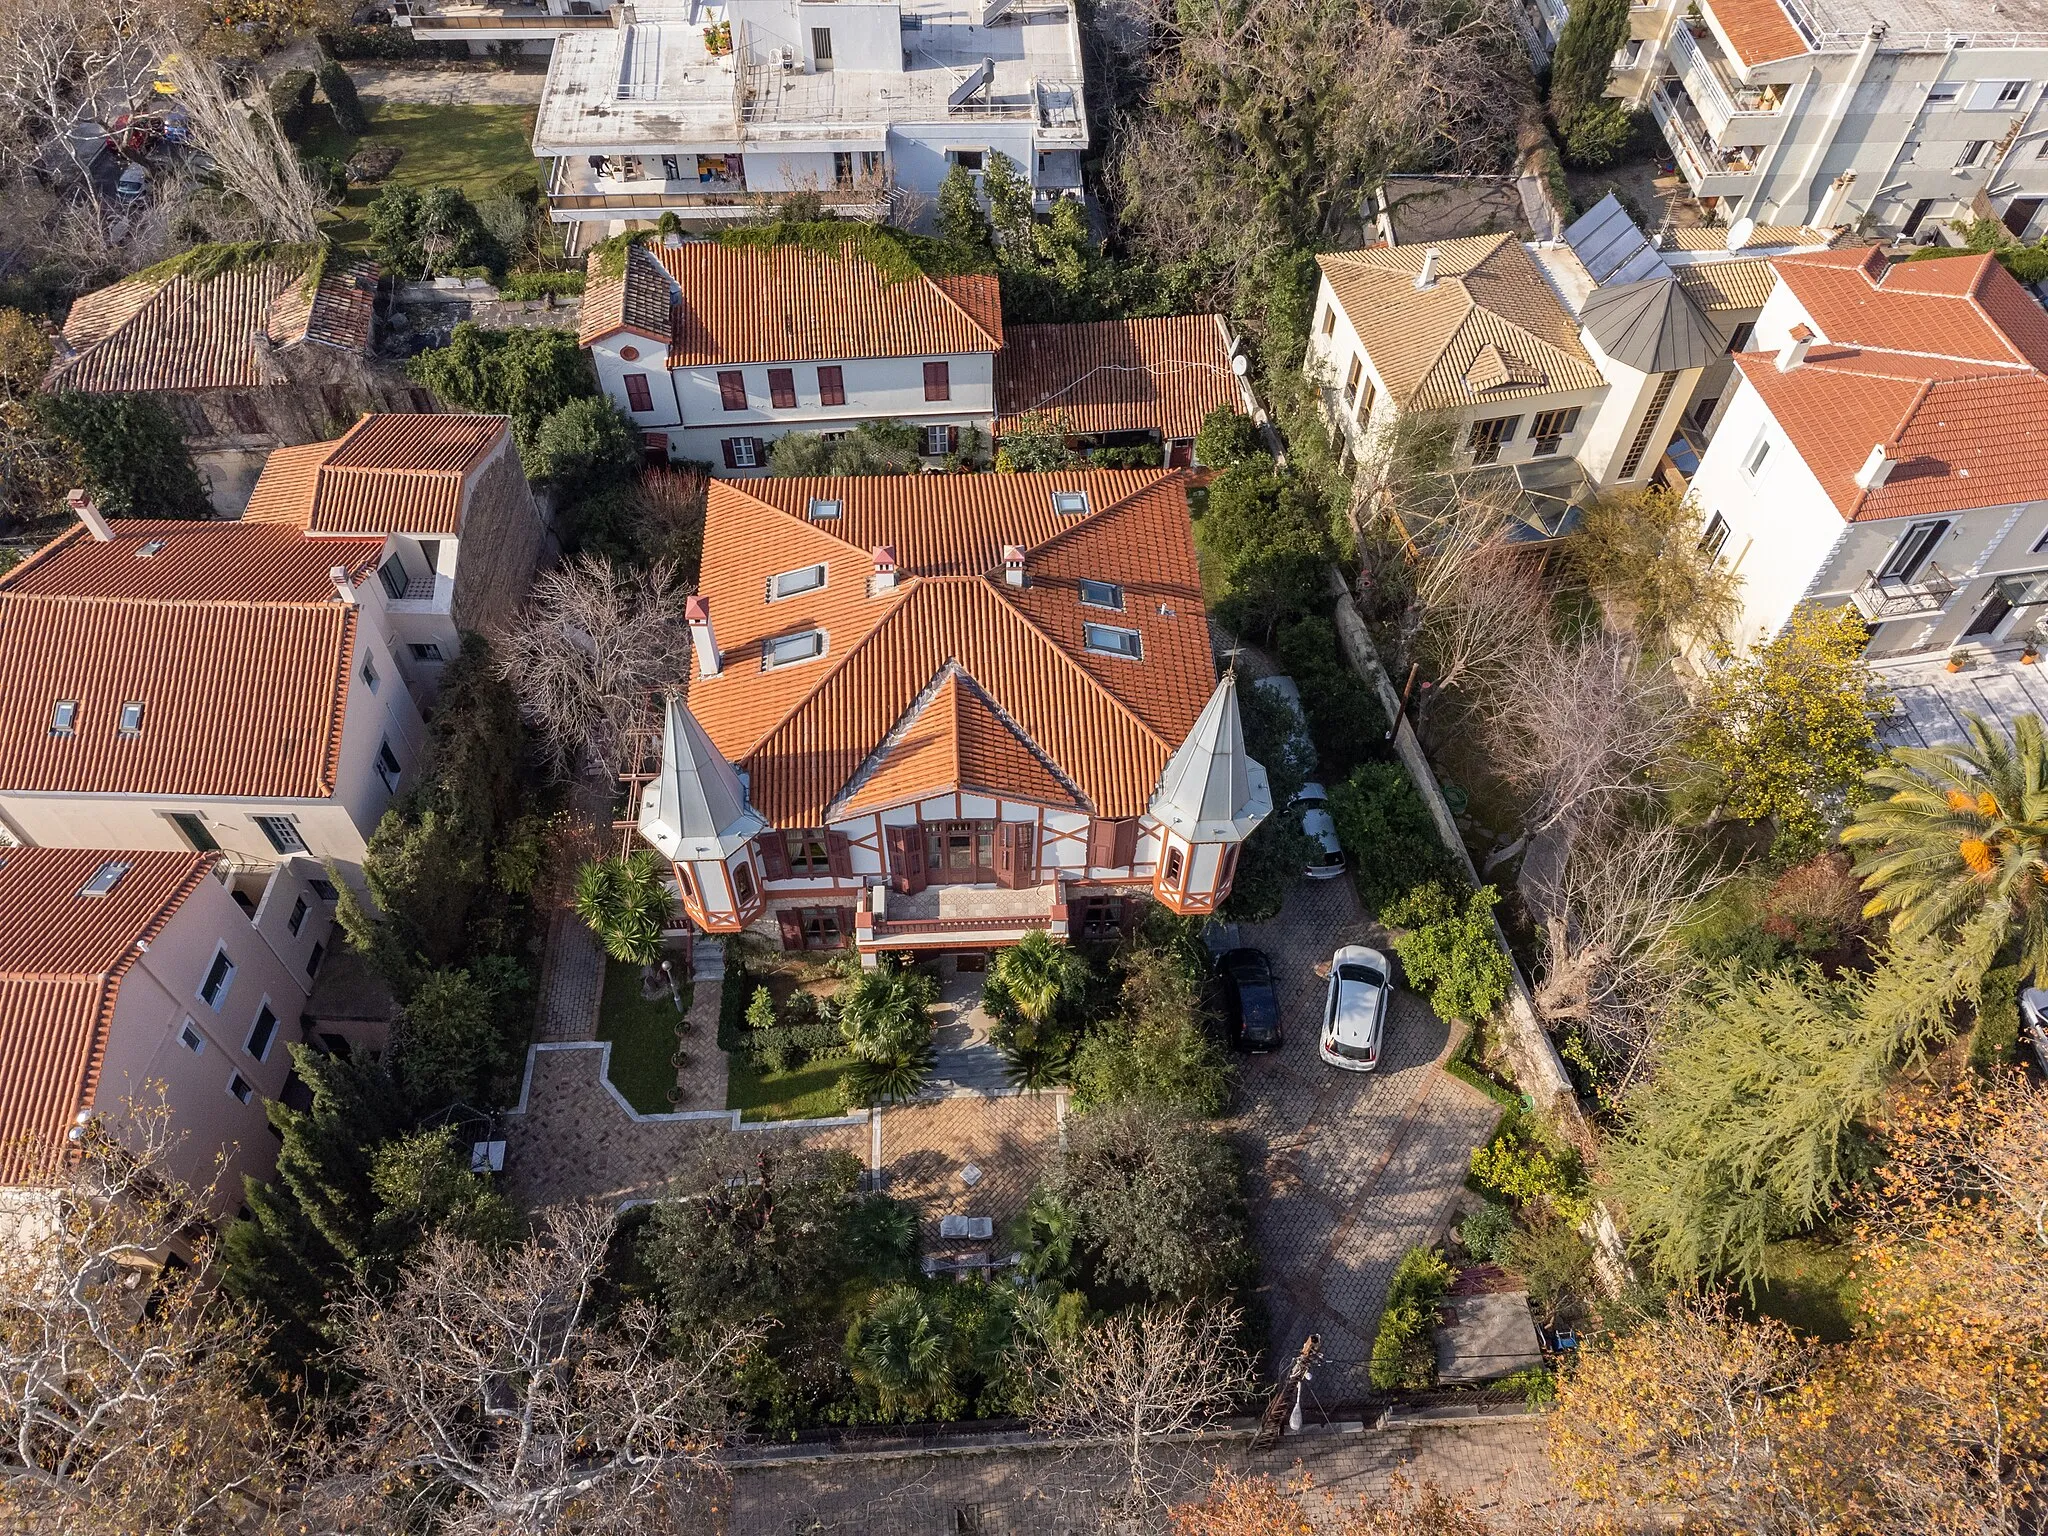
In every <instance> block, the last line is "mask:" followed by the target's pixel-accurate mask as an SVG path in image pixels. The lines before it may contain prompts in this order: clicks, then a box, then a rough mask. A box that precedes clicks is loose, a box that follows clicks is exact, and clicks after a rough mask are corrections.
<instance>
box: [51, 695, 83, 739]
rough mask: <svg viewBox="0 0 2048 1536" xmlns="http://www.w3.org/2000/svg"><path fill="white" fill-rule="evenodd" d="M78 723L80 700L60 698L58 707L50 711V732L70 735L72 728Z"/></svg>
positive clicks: (53, 734)
mask: <svg viewBox="0 0 2048 1536" xmlns="http://www.w3.org/2000/svg"><path fill="white" fill-rule="evenodd" d="M77 723H78V700H76V699H59V700H58V701H57V707H56V708H54V709H52V710H51V711H50V734H51V735H52V736H69V735H70V734H71V728H72V727H73V726H74V725H76V724H77Z"/></svg>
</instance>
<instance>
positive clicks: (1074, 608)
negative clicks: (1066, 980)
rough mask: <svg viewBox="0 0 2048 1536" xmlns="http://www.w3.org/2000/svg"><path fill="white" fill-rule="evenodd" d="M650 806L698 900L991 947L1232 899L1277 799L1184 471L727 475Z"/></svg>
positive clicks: (845, 937) (735, 914)
mask: <svg viewBox="0 0 2048 1536" xmlns="http://www.w3.org/2000/svg"><path fill="white" fill-rule="evenodd" d="M709 495H710V500H709V507H708V512H707V519H706V530H705V545H704V564H703V576H702V580H701V583H700V591H699V593H698V594H697V596H696V597H694V598H692V599H691V601H690V605H689V619H690V625H691V639H692V645H693V652H694V664H693V667H692V675H691V676H690V678H689V679H688V683H687V690H686V696H685V695H683V694H679V695H676V696H673V697H671V698H670V699H669V700H668V701H667V703H666V717H665V720H664V722H663V744H662V758H661V766H660V772H659V775H658V776H657V777H656V778H655V780H654V781H653V782H652V783H651V784H649V785H648V786H647V788H646V790H645V791H644V792H643V794H642V798H641V803H640V807H639V810H638V824H639V827H640V831H641V835H642V836H643V837H644V838H645V839H646V840H647V841H648V842H649V843H650V844H652V845H653V846H654V847H655V848H657V849H659V850H660V851H661V852H662V853H663V854H664V855H666V856H667V857H668V858H669V859H670V860H671V861H672V862H673V864H674V866H675V871H676V885H677V889H678V893H679V895H680V896H681V899H682V902H683V905H684V907H685V908H686V910H687V911H688V912H689V914H690V917H691V919H692V920H693V921H694V922H695V923H696V924H698V926H700V927H702V928H704V929H706V930H708V931H711V932H726V933H731V932H737V931H740V930H742V929H745V928H757V929H759V930H760V931H762V932H764V933H766V934H768V935H770V936H772V937H774V938H775V939H777V940H778V941H779V942H780V943H781V944H782V945H783V946H784V947H786V948H789V949H836V948H839V947H842V946H843V945H846V944H848V943H855V944H857V945H858V946H859V948H860V949H861V951H862V952H863V954H864V955H872V954H875V953H877V952H880V951H883V950H906V949H909V950H926V951H931V950H979V949H987V948H991V947H996V946H1000V945H1004V944H1009V943H1014V942H1016V941H1017V940H1018V939H1019V938H1021V937H1023V935H1024V934H1026V933H1028V932H1031V931H1033V930H1044V931H1046V932H1048V933H1051V934H1053V935H1055V936H1057V937H1067V936H1098V935H1107V934H1109V933H1112V932H1115V931H1117V930H1118V929H1120V928H1122V927H1124V926H1127V925H1128V924H1129V923H1130V922H1131V921H1133V920H1134V918H1135V916H1136V914H1137V912H1138V910H1139V906H1140V904H1141V903H1142V901H1143V900H1146V899H1153V900H1158V901H1162V902H1164V903H1166V904H1167V905H1168V906H1170V907H1172V908H1173V909H1174V910H1176V911H1179V912H1187V913H1199V912H1207V911H1211V910H1213V909H1214V908H1215V906H1216V905H1217V903H1218V902H1220V901H1221V900H1222V899H1223V898H1224V897H1225V896H1226V895H1227V894H1228V893H1229V890H1230V884H1231V879H1232V877H1233V875H1234V873H1235V870H1236V862H1237V849H1238V847H1239V845H1240V844H1241V843H1242V842H1243V840H1244V839H1245V838H1246V837H1247V836H1249V835H1250V834H1251V832H1252V830H1253V829H1254V828H1256V827H1257V826H1258V824H1259V823H1260V822H1261V821H1262V820H1263V819H1264V818H1265V817H1266V816H1267V815H1268V814H1270V812H1271V810H1272V801H1271V795H1270V793H1269V791H1268V789H1267V785H1266V776H1265V772H1264V770H1263V769H1262V768H1261V767H1260V766H1259V765H1258V764H1257V763H1256V762H1253V761H1252V760H1251V759H1250V758H1249V757H1248V756H1247V755H1246V752H1245V748H1244V732H1243V726H1242V723H1241V722H1240V720H1239V718H1238V709H1237V693H1236V683H1235V679H1234V678H1233V677H1231V676H1225V677H1224V678H1223V679H1221V681H1219V680H1218V679H1217V676H1216V668H1215V661H1214V657H1213V654H1212V652H1211V650H1210V644H1209V631H1208V616H1207V614H1206V612H1205V611H1204V608H1203V604H1202V594H1201V583H1200V579H1199V576H1198V574H1197V571H1196V568H1195V558H1194V548H1193V543H1192V539H1191V537H1190V530H1189V524H1188V515H1187V498H1186V492H1185V488H1184V485H1183V482H1182V478H1181V476H1180V475H1178V474H1176V473H1173V472H1170V471H1160V470H1141V471H1129V470H1127V471H1080V472H1072V473H1059V474H1044V475H975V476H944V477H939V476H927V477H887V478H874V479H853V480H808V481H806V480H767V481H751V482H746V483H745V484H744V485H742V484H738V483H733V482H720V481H714V482H713V483H712V485H711V487H710V493H709Z"/></svg>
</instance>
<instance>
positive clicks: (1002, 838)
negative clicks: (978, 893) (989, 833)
mask: <svg viewBox="0 0 2048 1536" xmlns="http://www.w3.org/2000/svg"><path fill="white" fill-rule="evenodd" d="M1021 883H1022V882H1020V881H1019V880H1018V878H1017V823H1016V822H1014V821H1006V822H1004V823H1002V825H1000V826H999V827H997V828H996V884H997V885H1000V886H1001V887H1002V888H1003V889H1004V890H1006V891H1014V890H1015V889H1017V887H1018V885H1019V884H1021Z"/></svg>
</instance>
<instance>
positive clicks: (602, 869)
mask: <svg viewBox="0 0 2048 1536" xmlns="http://www.w3.org/2000/svg"><path fill="white" fill-rule="evenodd" d="M573 905H574V906H575V909H576V915H577V916H578V917H580V918H582V919H583V921H584V922H586V923H588V924H589V925H590V928H591V931H592V932H594V933H595V934H596V935H597V937H598V940H599V942H601V943H602V944H603V945H604V948H605V953H606V954H608V955H610V956H611V957H612V958H613V959H614V960H623V961H626V962H627V963H628V964H633V965H638V966H640V967H641V968H642V969H643V970H644V969H646V968H647V967H649V966H652V965H653V964H654V963H655V962H656V961H658V960H660V959H661V934H662V930H663V929H665V928H666V927H668V924H669V918H670V915H671V914H672V913H673V912H674V910H675V903H674V899H673V898H672V897H671V896H670V895H669V890H668V876H667V872H666V870H665V868H664V866H663V864H662V861H661V858H660V856H659V855H658V854H656V853H655V852H654V850H653V849H651V848H642V849H640V850H638V851H637V852H635V853H632V854H629V855H627V856H626V857H625V858H623V859H593V860H591V861H590V862H589V863H588V864H586V865H584V866H583V868H582V869H580V870H578V871H577V873H576V895H575V900H574V903H573Z"/></svg>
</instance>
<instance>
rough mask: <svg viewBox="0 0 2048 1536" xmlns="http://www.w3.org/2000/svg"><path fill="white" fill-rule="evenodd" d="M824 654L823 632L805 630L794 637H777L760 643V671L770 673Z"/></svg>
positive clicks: (820, 630) (819, 630)
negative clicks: (777, 668)
mask: <svg viewBox="0 0 2048 1536" xmlns="http://www.w3.org/2000/svg"><path fill="white" fill-rule="evenodd" d="M824 654H825V631H823V630H822V629H806V630H803V631H801V632H799V633H797V634H794V635H777V636H775V637H774V638H772V639H768V640H763V641H762V642H761V670H762V671H764V672H768V671H772V670H773V669H775V668H776V667H787V666H790V665H792V664H793V663H795V662H799V661H810V660H811V659H812V658H814V657H818V656H822V655H824Z"/></svg>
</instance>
